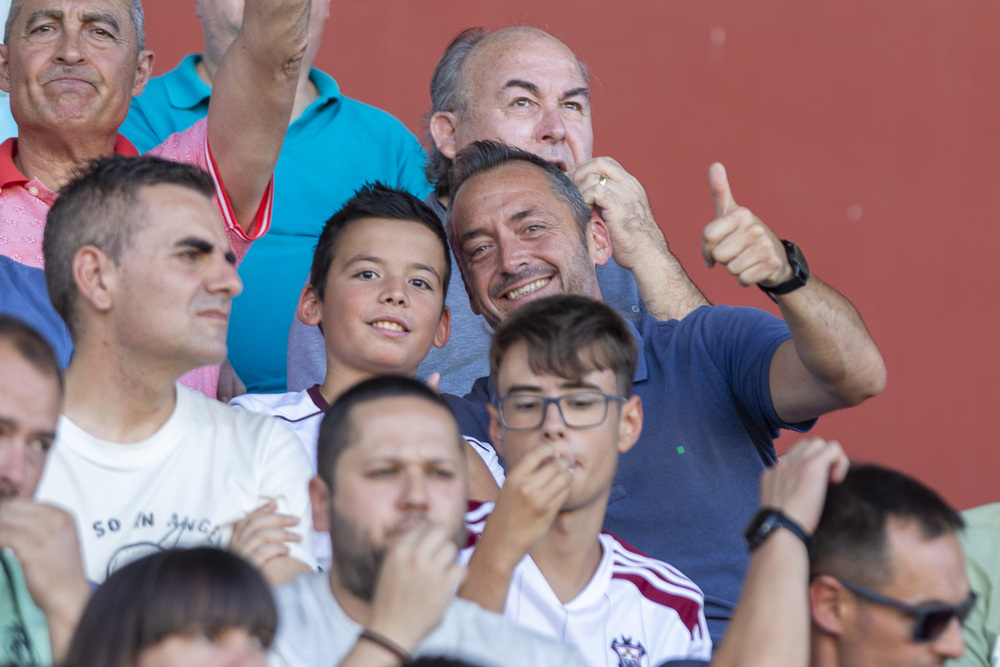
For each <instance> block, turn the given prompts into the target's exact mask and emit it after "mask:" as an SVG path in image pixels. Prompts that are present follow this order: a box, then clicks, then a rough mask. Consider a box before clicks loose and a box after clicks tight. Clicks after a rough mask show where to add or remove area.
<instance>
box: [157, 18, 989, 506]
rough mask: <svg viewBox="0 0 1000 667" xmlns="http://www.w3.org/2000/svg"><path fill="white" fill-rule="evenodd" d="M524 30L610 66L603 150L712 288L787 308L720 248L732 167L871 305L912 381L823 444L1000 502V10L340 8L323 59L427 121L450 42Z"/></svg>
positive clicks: (190, 25) (165, 35) (375, 96)
mask: <svg viewBox="0 0 1000 667" xmlns="http://www.w3.org/2000/svg"><path fill="white" fill-rule="evenodd" d="M145 4H146V11H147V15H148V16H147V26H148V41H149V44H150V47H151V48H153V49H154V50H155V51H156V52H157V56H158V58H157V71H159V72H160V73H162V72H164V71H166V70H167V69H170V68H171V67H173V66H174V64H175V63H176V62H177V61H178V60H179V59H180V57H181V56H182V55H184V54H185V53H188V52H190V51H197V50H200V49H201V33H200V26H199V24H198V22H197V19H196V16H195V11H194V1H193V0H147V1H146V3H145ZM513 24H529V25H534V26H538V27H541V28H544V29H546V30H548V31H549V32H551V33H553V34H555V35H556V36H557V37H559V38H561V39H562V40H563V41H565V42H566V43H567V44H568V45H569V46H570V48H572V49H573V50H575V51H576V53H577V54H578V55H580V57H581V58H582V59H583V60H584V62H586V63H587V64H588V65H589V66H590V68H591V72H592V74H593V83H594V90H593V99H594V117H595V137H596V145H595V151H596V153H597V154H608V155H612V156H613V157H615V158H616V159H618V160H619V161H620V162H621V163H622V164H623V165H624V166H625V167H626V168H627V169H629V170H630V171H631V172H632V173H633V174H634V175H636V176H637V177H638V178H639V179H640V181H642V183H643V184H644V185H645V187H646V189H647V191H648V192H649V194H650V199H651V201H652V204H653V210H654V212H655V213H656V216H657V220H658V221H659V224H660V226H661V227H662V228H663V229H664V231H665V233H666V235H667V238H668V240H669V242H670V245H671V247H672V249H673V250H674V252H675V253H676V254H677V255H678V257H679V258H680V260H681V261H682V262H683V264H684V266H685V267H686V268H687V270H688V272H689V273H690V274H691V277H692V278H693V279H694V281H695V282H696V283H697V284H698V285H699V286H700V287H701V288H702V289H703V290H704V292H705V293H706V295H707V296H708V297H709V298H710V299H712V300H713V301H714V302H716V303H732V304H743V305H752V306H757V307H760V308H768V307H769V305H770V302H769V301H768V300H767V299H766V298H765V297H764V296H763V295H762V294H761V293H760V292H759V291H758V290H756V289H743V288H741V287H739V285H737V284H736V282H735V280H734V279H732V278H731V277H730V276H729V275H728V274H725V273H724V272H722V271H721V269H715V270H709V269H706V268H705V266H704V264H703V262H702V260H701V255H700V232H701V228H702V227H703V226H704V225H705V224H706V223H707V222H709V221H710V220H711V219H712V217H713V210H714V209H713V207H712V201H711V198H710V197H709V194H708V188H707V185H706V180H705V174H706V171H707V168H708V165H709V164H710V163H711V162H713V161H715V160H719V161H722V162H724V163H725V164H726V166H727V168H728V170H729V175H730V182H731V184H732V187H733V192H734V194H735V196H736V200H737V201H738V202H739V203H741V204H743V205H746V206H748V207H750V208H751V209H752V210H753V211H754V212H756V213H757V214H758V215H759V216H760V217H761V218H762V219H763V220H764V221H765V222H766V223H768V224H769V226H771V228H772V229H773V230H774V231H775V232H776V233H777V234H778V235H779V236H781V237H783V238H790V239H793V240H795V241H797V242H798V243H799V245H801V246H802V248H803V249H804V251H805V253H806V255H807V257H808V258H809V263H810V266H811V267H812V269H813V272H814V273H815V274H816V275H817V276H820V277H821V278H823V279H824V280H825V281H827V282H828V283H830V284H832V285H833V286H835V287H836V288H837V289H839V290H840V291H841V292H842V293H844V294H845V295H847V296H848V298H850V299H851V300H852V301H853V302H854V303H855V305H856V306H857V307H858V309H859V310H860V311H861V313H862V315H863V316H864V318H865V320H866V322H867V324H868V326H869V328H870V329H871V331H872V334H873V335H874V337H875V339H876V341H877V342H878V344H879V347H880V348H881V350H882V352H883V355H884V356H885V359H886V363H887V364H888V367H889V385H888V387H887V389H886V391H885V392H884V393H883V394H882V395H881V396H880V397H878V398H876V399H874V400H872V401H869V402H868V403H866V404H865V405H863V406H861V407H858V408H854V409H852V410H848V411H844V412H841V413H837V414H834V415H830V416H827V417H825V418H823V419H822V420H821V421H820V423H819V425H818V426H817V427H816V428H815V429H814V431H813V432H814V434H817V435H822V436H824V437H828V438H836V439H839V440H840V441H841V442H842V443H843V444H844V446H845V447H846V448H847V450H848V452H849V453H850V454H851V456H852V457H854V458H857V459H867V460H874V461H878V462H881V463H886V464H889V465H892V466H895V467H899V468H901V469H903V470H906V471H907V472H910V473H911V474H915V475H917V476H918V477H920V478H921V479H923V480H925V481H927V482H929V483H930V484H932V485H934V486H935V487H937V488H938V489H940V490H941V491H942V492H943V493H944V494H945V495H946V496H947V497H948V498H949V499H950V500H951V501H952V502H954V503H955V504H957V505H958V506H959V507H963V508H964V507H968V506H971V505H975V504H981V503H985V502H989V501H996V500H1000V492H998V491H997V489H996V484H995V481H994V480H995V478H996V477H997V474H998V472H1000V466H998V464H997V461H996V456H995V454H994V450H995V445H994V440H995V439H996V437H997V433H998V432H1000V380H998V374H997V371H998V369H1000V340H997V339H996V338H995V337H994V336H996V332H997V328H998V327H997V325H998V316H997V313H996V304H997V301H998V299H997V296H998V284H1000V261H998V253H1000V188H998V187H997V182H996V181H997V177H998V176H1000V141H998V132H997V126H998V120H997V118H996V115H997V113H998V110H1000V82H998V80H1000V76H998V75H1000V42H998V41H997V40H996V38H995V26H997V25H998V24H1000V4H997V3H992V2H984V1H982V0H979V1H976V2H969V1H967V0H958V1H951V2H947V1H945V0H910V1H909V2H906V3H902V2H892V3H872V2H869V1H867V0H842V1H841V2H838V3H802V2H799V1H797V0H750V1H735V0H731V1H725V0H700V1H699V2H688V1H683V0H625V1H624V2H620V3H612V2H606V1H605V2H597V1H595V0H576V1H575V2H572V3H570V2H537V1H527V0H506V1H504V2H485V1H482V0H479V1H471V0H465V1H459V0H450V1H444V0H423V1H421V2H413V0H362V1H360V2H353V3H347V2H341V1H339V0H333V3H332V7H331V19H330V22H329V23H328V24H327V28H326V33H325V35H324V43H323V46H322V49H321V51H320V54H319V57H318V59H317V65H318V66H319V67H321V68H323V69H325V70H327V71H328V72H330V73H331V74H332V75H333V76H334V77H336V78H337V80H338V81H339V83H340V85H341V88H342V90H343V91H344V92H345V93H346V94H348V95H350V96H353V97H357V98H359V99H362V100H364V101H366V102H369V103H371V104H374V105H376V106H379V107H382V108H384V109H387V110H389V111H390V112H392V113H393V114H395V115H396V116H397V117H399V118H400V119H401V120H402V121H403V122H404V123H406V124H407V126H409V127H410V129H411V130H413V131H414V132H415V133H417V134H418V135H420V134H422V133H423V128H422V127H421V124H420V123H421V119H422V117H423V112H424V110H425V108H426V106H427V105H428V103H429V95H428V92H427V87H428V83H429V80H430V73H431V70H432V69H433V66H434V64H435V63H436V61H437V58H438V57H439V56H440V54H441V51H443V49H444V47H445V46H446V45H447V43H448V42H449V41H450V39H451V38H452V37H453V36H454V35H455V34H456V33H457V32H458V31H459V30H461V29H463V28H465V27H469V26H472V25H485V26H487V27H491V28H496V27H503V26H507V25H513ZM795 439H796V436H794V435H792V434H787V435H785V436H783V437H782V438H781V439H780V440H779V442H778V447H779V451H783V450H784V449H787V448H788V447H789V446H790V445H791V444H792V443H793V442H794V441H795Z"/></svg>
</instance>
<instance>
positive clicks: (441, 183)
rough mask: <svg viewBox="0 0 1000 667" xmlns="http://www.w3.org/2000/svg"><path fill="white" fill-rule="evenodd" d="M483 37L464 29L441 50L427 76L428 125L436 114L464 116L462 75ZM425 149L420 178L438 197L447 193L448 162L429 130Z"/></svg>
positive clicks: (482, 32) (482, 31)
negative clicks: (428, 89)
mask: <svg viewBox="0 0 1000 667" xmlns="http://www.w3.org/2000/svg"><path fill="white" fill-rule="evenodd" d="M486 35H487V32H486V29H485V28H467V29H466V30H463V31H462V32H460V33H458V36H456V37H455V39H453V40H451V44H449V45H448V48H447V49H445V50H444V55H442V56H441V60H439V61H438V64H437V66H436V67H435V68H434V74H433V75H432V76H431V110H430V111H429V112H428V113H427V120H428V122H429V121H430V119H431V117H432V116H433V115H434V114H436V113H438V112H439V111H453V112H455V113H458V114H459V115H465V114H466V113H468V111H469V97H468V95H466V91H465V89H464V87H463V86H462V72H463V71H464V69H465V61H466V60H468V58H469V54H471V53H472V51H473V49H474V48H475V46H476V44H478V43H479V42H480V41H482V39H483V38H484V37H486ZM427 148H428V150H429V151H430V154H429V155H428V157H427V165H426V166H425V167H424V175H426V176H427V182H428V183H432V184H433V185H434V191H435V192H436V193H437V194H439V195H441V194H444V193H446V192H447V191H448V190H450V189H451V188H450V185H449V183H448V172H449V171H450V170H451V160H450V159H448V158H446V157H445V156H444V155H443V154H442V153H441V151H439V150H438V147H437V145H436V144H435V143H434V138H433V137H432V136H431V135H430V130H429V129H428V132H427Z"/></svg>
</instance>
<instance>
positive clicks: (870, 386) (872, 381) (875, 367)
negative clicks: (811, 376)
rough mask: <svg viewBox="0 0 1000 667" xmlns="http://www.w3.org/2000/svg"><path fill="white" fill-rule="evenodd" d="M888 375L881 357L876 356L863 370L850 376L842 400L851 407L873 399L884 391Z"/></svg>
mask: <svg viewBox="0 0 1000 667" xmlns="http://www.w3.org/2000/svg"><path fill="white" fill-rule="evenodd" d="M888 379H889V374H888V371H887V370H886V367H885V362H884V361H883V360H882V355H880V354H878V353H877V352H876V354H875V355H874V358H873V359H871V360H870V361H869V362H868V363H867V364H866V365H865V367H864V368H863V369H859V370H858V371H857V372H855V373H854V374H852V378H851V382H850V383H849V387H850V388H849V389H848V390H847V391H845V392H843V393H842V398H843V399H844V401H845V403H846V404H847V405H846V406H845V407H852V406H855V405H860V404H861V403H864V402H865V401H867V400H868V399H869V398H875V397H876V396H878V395H879V394H881V393H882V391H883V390H884V389H885V385H886V382H888Z"/></svg>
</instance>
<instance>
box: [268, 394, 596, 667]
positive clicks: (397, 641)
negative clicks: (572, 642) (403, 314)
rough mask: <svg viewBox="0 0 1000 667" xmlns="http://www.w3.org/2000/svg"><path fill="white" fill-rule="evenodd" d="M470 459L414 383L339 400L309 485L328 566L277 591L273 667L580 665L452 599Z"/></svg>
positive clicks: (448, 420) (569, 652) (435, 401)
mask: <svg viewBox="0 0 1000 667" xmlns="http://www.w3.org/2000/svg"><path fill="white" fill-rule="evenodd" d="M466 456H467V454H466V451H465V446H464V445H463V443H462V439H461V437H460V436H459V429H458V424H457V423H456V421H455V417H454V416H453V415H452V414H451V411H450V410H449V409H448V406H447V405H446V404H445V403H444V402H443V401H442V400H441V399H440V397H438V396H437V394H435V393H434V392H433V391H432V390H430V389H429V388H427V387H426V386H425V385H423V384H422V383H420V382H418V381H416V380H413V379H410V378H403V377H395V376H380V377H376V378H373V379H369V380H366V381H364V382H362V383H360V384H358V385H356V386H354V387H352V388H351V389H348V390H347V391H346V392H344V393H343V394H341V396H340V397H339V398H338V399H337V401H336V402H334V404H333V406H332V407H331V408H330V410H329V411H328V412H327V414H326V416H325V417H324V418H323V423H322V425H321V427H320V434H319V449H318V468H319V476H317V477H315V478H313V480H312V481H311V482H310V484H309V492H310V496H311V497H312V506H313V521H314V522H315V524H316V526H317V527H318V528H326V529H329V531H330V535H331V542H332V551H333V567H332V568H331V569H330V572H329V573H325V572H324V573H317V574H315V575H312V576H310V577H299V578H297V579H296V580H295V582H293V583H291V584H289V585H287V586H282V587H280V588H278V589H277V590H276V591H275V597H276V599H277V603H278V616H279V618H280V619H281V623H280V625H279V627H278V634H277V636H276V638H275V642H274V646H273V651H274V654H273V656H272V657H273V660H272V664H276V665H295V666H299V665H301V666H303V667H306V666H312V665H319V664H327V665H341V667H347V666H349V665H364V666H365V667H371V666H373V665H386V666H388V665H400V664H407V663H408V662H409V661H410V659H411V658H412V657H413V656H414V655H416V656H442V657H448V658H454V659H460V660H466V661H469V662H471V663H472V664H476V665H484V666H487V667H500V666H505V665H510V666H511V667H514V666H516V667H521V666H522V665H579V664H582V662H581V660H580V657H579V656H578V655H577V654H576V653H575V652H574V651H573V649H572V648H571V647H569V646H565V645H562V644H560V643H558V642H556V641H553V640H551V639H548V638H545V637H541V636H539V635H536V634H535V633H533V632H531V631H529V630H527V629H525V628H522V627H520V626H518V625H517V624H515V623H513V622H511V621H509V620H507V619H505V618H504V617H503V616H500V615H498V614H494V613H490V612H487V611H484V610H482V609H480V608H479V607H478V606H476V605H474V604H472V603H470V602H468V601H465V600H458V599H455V597H454V590H455V587H456V586H457V585H458V584H459V582H460V581H461V580H462V577H463V575H464V568H462V567H461V566H459V565H457V564H456V562H455V556H456V554H457V552H458V547H459V546H460V545H461V544H463V543H464V541H465V530H464V528H463V523H462V515H463V511H464V510H465V505H466V493H467V489H468V474H467V471H466V461H465V457H466Z"/></svg>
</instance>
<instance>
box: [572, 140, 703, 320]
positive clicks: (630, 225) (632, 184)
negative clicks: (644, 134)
mask: <svg viewBox="0 0 1000 667" xmlns="http://www.w3.org/2000/svg"><path fill="white" fill-rule="evenodd" d="M573 182H574V183H575V184H576V187H577V188H578V189H579V190H580V194H582V195H583V199H584V201H586V202H587V205H588V206H590V208H591V209H593V210H594V211H595V212H596V213H597V215H599V216H600V217H601V219H602V220H603V221H604V224H606V225H607V226H608V231H610V232H611V248H612V250H613V257H614V258H615V261H616V262H618V264H619V265H620V266H622V267H623V268H625V269H627V270H628V271H629V272H630V273H631V274H632V277H633V278H635V283H636V286H637V287H638V288H639V296H641V297H642V301H643V303H644V304H645V305H646V310H647V311H648V312H649V314H650V315H652V316H653V317H655V318H656V319H658V320H670V319H681V318H683V317H684V316H685V315H687V314H688V313H690V312H691V311H692V310H694V309H695V308H698V307H699V306H704V305H706V304H708V300H707V299H706V298H705V296H704V295H703V294H702V293H701V291H700V290H699V289H698V288H697V287H695V285H694V283H692V282H691V279H690V278H688V275H687V273H685V272H684V267H682V266H681V263H680V262H679V261H677V258H676V257H675V256H674V254H673V253H672V252H670V248H669V247H668V245H667V239H666V238H665V237H664V236H663V232H662V231H661V230H660V228H659V226H658V225H657V224H656V220H654V219H653V210H652V208H650V205H649V198H648V197H647V196H646V191H645V189H643V187H642V184H641V183H639V181H638V180H636V178H635V177H634V176H632V175H631V174H630V173H628V172H627V171H625V169H624V168H622V166H621V165H620V164H618V162H616V161H615V160H613V159H611V158H609V157H598V158H593V159H590V160H587V161H586V162H584V163H582V164H581V165H580V166H579V167H577V169H576V171H575V172H574V173H573Z"/></svg>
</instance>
